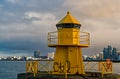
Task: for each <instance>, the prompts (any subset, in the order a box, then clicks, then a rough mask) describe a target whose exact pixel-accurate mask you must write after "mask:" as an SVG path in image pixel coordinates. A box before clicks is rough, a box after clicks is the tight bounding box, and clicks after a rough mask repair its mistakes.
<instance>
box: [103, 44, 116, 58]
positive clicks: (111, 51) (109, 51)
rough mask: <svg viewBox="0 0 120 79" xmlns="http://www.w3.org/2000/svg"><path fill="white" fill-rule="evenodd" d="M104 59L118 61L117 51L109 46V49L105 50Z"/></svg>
mask: <svg viewBox="0 0 120 79" xmlns="http://www.w3.org/2000/svg"><path fill="white" fill-rule="evenodd" d="M103 58H104V59H111V60H117V59H118V53H117V49H116V48H112V46H110V45H108V47H107V48H104V49H103Z"/></svg>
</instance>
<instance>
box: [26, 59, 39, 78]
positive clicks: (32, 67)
mask: <svg viewBox="0 0 120 79" xmlns="http://www.w3.org/2000/svg"><path fill="white" fill-rule="evenodd" d="M37 72H38V61H26V73H33V74H34V76H36V74H37Z"/></svg>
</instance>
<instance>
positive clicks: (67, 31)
mask: <svg viewBox="0 0 120 79" xmlns="http://www.w3.org/2000/svg"><path fill="white" fill-rule="evenodd" d="M80 27H81V23H80V22H79V21H78V20H77V19H76V18H74V17H73V16H72V15H71V14H70V12H67V14H66V16H65V17H63V18H62V19H61V20H60V21H59V22H58V23H57V24H56V28H57V31H55V32H49V33H48V46H49V47H53V48H55V57H54V63H53V74H65V73H67V74H85V71H84V64H83V59H82V48H85V47H89V45H90V42H89V41H90V40H89V38H90V35H89V33H88V32H82V31H80Z"/></svg>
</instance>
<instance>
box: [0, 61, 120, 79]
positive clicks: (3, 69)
mask: <svg viewBox="0 0 120 79" xmlns="http://www.w3.org/2000/svg"><path fill="white" fill-rule="evenodd" d="M25 64H26V63H25V61H0V79H17V74H18V73H24V72H25ZM113 73H118V74H120V63H113Z"/></svg>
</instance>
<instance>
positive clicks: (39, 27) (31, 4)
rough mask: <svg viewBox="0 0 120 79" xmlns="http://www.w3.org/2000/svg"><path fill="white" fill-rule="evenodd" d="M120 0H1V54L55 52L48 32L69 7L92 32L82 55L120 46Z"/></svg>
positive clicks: (54, 29)
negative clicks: (49, 43) (38, 51)
mask: <svg viewBox="0 0 120 79" xmlns="http://www.w3.org/2000/svg"><path fill="white" fill-rule="evenodd" d="M119 4H120V0H111V1H110V0H87V1H86V0H75V1H74V0H72V1H69V0H52V1H50V0H29V1H28V0H0V56H2V55H4V56H9V55H10V56H11V55H29V56H31V55H33V52H34V51H35V50H40V52H41V54H42V55H47V53H48V52H54V49H52V48H49V47H48V46H47V33H48V32H51V31H56V30H57V29H56V26H55V25H56V24H57V22H58V21H59V20H60V19H61V18H63V17H64V16H65V15H66V12H67V11H70V12H71V14H72V15H73V16H74V17H75V18H76V19H78V21H79V22H80V23H81V25H82V26H81V30H82V31H87V32H89V33H90V44H91V45H90V47H89V48H85V49H83V55H93V54H96V53H99V52H101V51H103V48H104V47H106V46H108V45H111V46H113V47H115V48H117V49H118V50H119V49H120V44H119V40H120V37H119V34H120V5H119Z"/></svg>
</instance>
